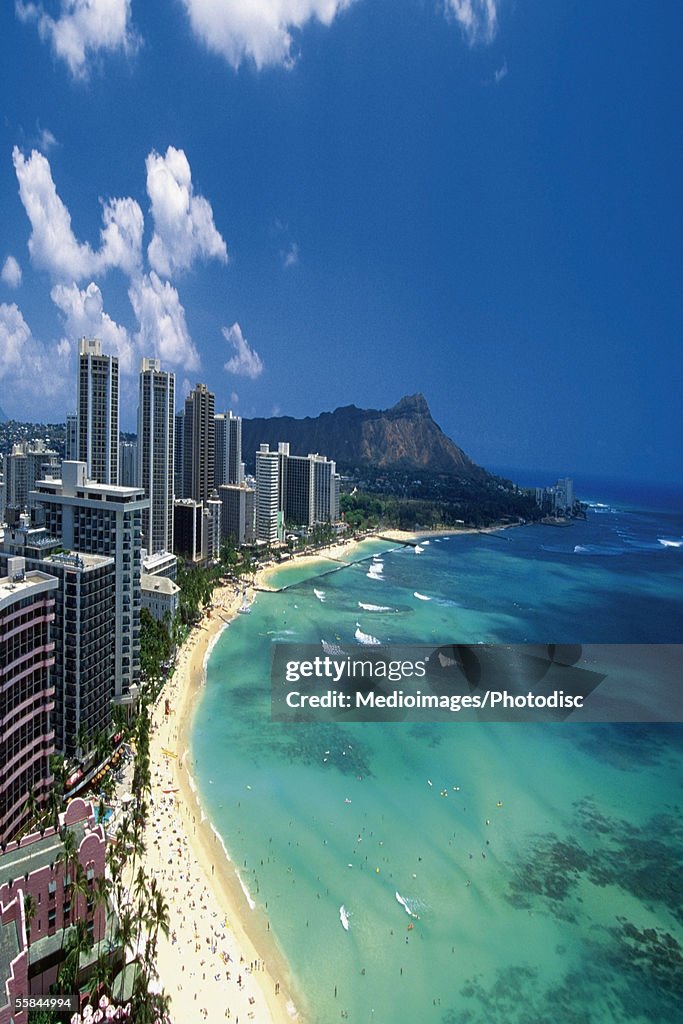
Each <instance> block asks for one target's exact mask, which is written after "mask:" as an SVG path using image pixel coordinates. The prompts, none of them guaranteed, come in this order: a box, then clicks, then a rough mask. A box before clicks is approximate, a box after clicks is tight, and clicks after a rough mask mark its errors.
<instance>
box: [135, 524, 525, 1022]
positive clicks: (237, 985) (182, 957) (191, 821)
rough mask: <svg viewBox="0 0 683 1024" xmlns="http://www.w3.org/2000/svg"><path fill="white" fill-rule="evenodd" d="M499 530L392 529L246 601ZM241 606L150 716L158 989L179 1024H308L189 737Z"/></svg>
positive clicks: (233, 604)
mask: <svg viewBox="0 0 683 1024" xmlns="http://www.w3.org/2000/svg"><path fill="white" fill-rule="evenodd" d="M510 525H517V524H510ZM499 529H501V527H490V528H487V529H485V530H477V529H473V528H469V529H465V530H457V529H453V528H450V529H443V530H424V531H419V532H416V531H405V530H387V531H383V532H382V535H381V536H378V535H377V534H369V535H368V536H366V537H363V538H361V539H360V540H351V541H344V542H340V543H337V544H332V545H330V546H329V547H327V548H325V549H323V550H322V551H316V552H314V553H308V554H299V555H294V556H293V557H292V558H291V559H290V560H288V561H286V562H282V563H275V564H271V565H266V566H264V567H262V568H260V569H259V570H258V571H257V573H256V574H255V575H254V577H253V578H252V580H251V581H250V582H249V584H248V585H247V599H248V601H249V603H251V602H252V601H253V600H254V597H255V594H256V592H257V591H258V590H262V591H266V592H268V591H270V590H275V589H276V588H274V587H272V586H271V585H270V580H271V578H272V576H273V575H275V573H277V572H281V571H284V572H285V573H286V572H287V570H288V569H290V568H292V569H294V568H297V569H300V570H301V569H303V570H306V569H311V568H313V566H315V565H321V566H322V567H324V568H323V572H326V571H330V570H329V566H330V565H331V563H336V565H337V566H338V567H339V569H342V568H345V567H346V566H348V565H351V564H352V563H353V562H357V561H363V560H364V559H365V558H368V557H372V553H369V554H367V555H363V554H361V553H362V550H363V546H364V545H365V544H366V543H368V542H374V543H375V544H376V543H378V542H380V543H381V542H382V541H387V540H388V541H390V542H393V543H397V544H414V543H415V542H416V541H417V540H419V539H420V538H427V537H435V536H451V535H458V534H460V533H480V532H492V531H493V530H499ZM359 556H360V557H359ZM321 574H322V573H321ZM312 575H313V576H314V575H316V574H315V573H314V574H312ZM304 578H311V577H304ZM277 589H280V588H277ZM241 603H242V594H241V590H240V589H239V588H238V587H235V586H222V587H219V588H217V589H216V590H215V591H214V593H213V603H212V608H211V610H210V611H209V612H208V613H207V614H206V615H205V616H204V618H203V619H202V621H201V623H199V624H198V626H196V627H194V629H193V630H192V632H191V634H190V635H189V636H188V638H187V639H186V641H185V643H184V644H183V646H182V648H181V649H180V651H179V653H178V658H177V660H176V666H175V671H174V674H173V676H172V677H171V678H170V679H169V680H168V682H167V683H166V685H165V686H164V688H163V689H162V691H161V694H160V696H159V698H158V701H157V704H156V706H155V708H154V710H153V712H152V719H151V721H152V730H151V736H150V761H151V764H152V795H151V804H152V812H153V813H152V815H151V816H150V818H151V820H150V824H149V825H148V827H147V832H146V835H145V845H146V850H145V855H144V856H145V863H146V867H147V869H148V870H149V871H151V872H153V873H154V874H156V875H157V876H158V880H159V883H160V885H161V887H162V891H163V892H164V895H165V897H166V899H167V902H168V907H169V938H166V937H165V936H164V935H163V934H160V936H159V952H158V963H157V969H158V976H159V983H160V985H161V986H163V988H164V991H165V992H166V994H167V995H168V996H170V998H171V1011H170V1013H171V1020H172V1021H173V1022H174V1024H180V1022H181V1021H185V1020H199V1018H200V1016H201V1017H203V1019H205V1020H207V1021H208V1020H210V1021H214V1020H218V1019H224V1020H227V1021H231V1022H232V1021H236V1020H237V1019H239V1018H240V1017H241V1018H242V1020H243V1021H247V1020H249V1021H253V1022H254V1024H291V1022H292V1021H294V1020H295V1021H299V1022H300V1024H305V1021H306V1019H307V1017H306V1012H305V1000H304V996H303V995H299V996H298V999H297V1000H296V1001H295V999H294V998H293V996H292V991H293V989H294V987H295V986H294V985H293V982H292V978H291V976H290V969H289V966H288V964H287V961H286V958H285V956H284V954H283V953H282V951H281V950H280V948H279V947H278V945H277V942H276V939H275V937H274V935H273V934H272V933H271V932H270V922H269V920H268V917H267V914H266V913H265V912H264V911H263V910H262V909H260V908H259V907H257V906H256V905H255V904H254V902H253V900H252V899H251V897H250V894H249V892H248V890H247V889H246V887H245V886H244V884H243V882H242V879H241V877H240V875H239V871H238V870H237V868H236V866H235V864H234V862H233V860H232V858H231V857H230V853H229V838H228V839H227V841H224V839H223V837H221V835H220V834H219V833H218V832H217V830H216V829H215V827H214V825H213V823H212V822H211V820H210V819H209V818H208V816H207V814H206V811H205V809H204V807H203V805H202V802H201V798H200V792H199V789H198V786H197V784H196V782H195V780H194V778H193V776H192V771H191V769H192V760H191V750H190V733H191V728H192V722H193V718H194V713H195V711H196V709H197V705H198V700H199V697H200V694H201V690H202V688H203V686H204V685H205V682H206V673H207V666H208V662H209V659H210V657H211V653H212V651H213V648H214V646H215V644H216V643H217V642H218V640H219V638H220V636H221V634H222V633H223V630H224V629H226V628H227V626H229V624H230V622H231V621H232V620H233V619H234V618H235V617H236V615H237V614H238V611H239V607H240V605H241ZM167 700H168V701H169V702H170V714H168V715H167V714H166V713H165V707H166V701H167ZM164 844H166V847H167V848H166V847H165V846H164ZM169 854H170V856H169ZM169 865H170V867H169ZM217 867H218V870H216V868H217ZM193 912H194V913H193ZM190 916H191V918H192V920H191V922H190V920H189V918H190ZM192 927H193V929H194V933H193V934H192V933H191V932H190V928H192ZM192 943H194V949H193V948H192Z"/></svg>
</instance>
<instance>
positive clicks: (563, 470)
mask: <svg viewBox="0 0 683 1024" xmlns="http://www.w3.org/2000/svg"><path fill="white" fill-rule="evenodd" d="M402 397H408V396H405V395H404V396H402ZM424 397H425V398H426V396H424ZM426 400H427V404H429V400H428V399H427V398H426ZM397 401H400V399H398V400H397ZM350 404H354V403H350ZM396 404H397V402H394V403H392V405H390V406H386V407H385V408H384V409H382V408H379V411H385V409H390V408H392V407H393V406H394V405H396ZM181 407H182V405H181ZM338 408H343V407H342V406H336V407H335V409H338ZM356 408H360V406H356ZM335 409H331V410H326V409H325V410H322V412H334V411H335ZM178 411H179V410H178ZM223 411H224V410H218V411H217V412H223ZM0 413H2V409H1V408H0ZM318 415H321V413H319V414H318ZM243 418H244V419H262V418H266V419H276V418H289V419H297V420H299V419H305V418H315V417H300V416H291V415H290V414H288V413H286V412H282V413H279V414H278V416H277V417H258V416H245V417H243ZM3 422H7V423H16V424H18V425H19V426H30V425H33V426H44V427H59V426H65V423H66V421H65V420H44V421H41V420H15V419H8V420H6V421H3V420H2V419H0V426H1V425H2V424H3ZM435 422H436V421H435ZM444 433H445V431H444ZM120 434H121V435H129V436H133V437H136V438H137V432H136V431H135V430H121V431H120ZM446 436H448V435H446ZM282 440H283V441H286V440H287V438H283V439H282ZM449 440H451V441H453V443H454V444H456V445H458V447H461V446H460V445H459V444H458V441H457V439H456V438H452V437H450V438H449ZM463 451H464V449H463ZM325 454H327V455H328V457H329V458H334V455H333V454H331V453H325ZM465 454H466V455H467V456H468V457H469V458H471V459H472V461H473V462H474V463H475V464H476V465H477V466H479V467H480V468H482V469H485V470H487V472H489V473H491V474H493V475H494V476H499V477H502V478H503V479H507V480H511V481H512V482H513V483H516V484H517V485H518V486H521V487H548V486H551V485H552V484H554V483H555V482H556V481H557V480H559V479H561V478H563V477H569V478H570V479H572V480H573V481H574V486H575V490H576V491H577V497H578V498H580V499H581V500H585V499H586V495H582V494H579V493H578V490H580V489H581V487H583V488H586V487H588V488H590V487H593V486H600V485H608V486H609V487H613V488H615V489H616V490H617V491H619V490H620V489H630V488H632V487H633V486H637V485H642V486H646V487H648V488H654V489H656V490H657V491H661V492H664V494H665V495H668V496H669V497H670V498H671V499H672V500H675V499H676V497H680V499H681V500H682V501H683V480H671V479H662V478H658V477H653V476H647V475H639V476H637V477H636V476H630V477H629V476H624V475H620V474H614V473H595V472H590V471H588V472H587V471H584V470H583V469H581V468H578V469H576V468H572V466H568V467H567V466H564V467H562V466H559V465H557V464H556V465H555V466H552V467H549V466H547V465H546V466H540V465H538V464H521V463H518V464H517V465H514V466H513V465H510V464H503V463H495V462H485V461H483V460H480V459H477V457H476V456H473V455H472V453H471V452H468V451H465ZM574 465H575V464H574Z"/></svg>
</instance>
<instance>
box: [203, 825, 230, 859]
mask: <svg viewBox="0 0 683 1024" xmlns="http://www.w3.org/2000/svg"><path fill="white" fill-rule="evenodd" d="M209 824H210V825H211V831H212V832H213V834H214V835H215V837H216V839H217V840H218V842H219V843H220V844H221V846H222V847H223V853H224V854H225V857H226V860H229V861H230V863H232V857H231V856H230V854H229V853H228V848H227V846H226V845H225V843H224V842H223V836H222V835H221V834H220V832H219V831H218V829H217V828H216V826H215V825H214V824H213V822H210V823H209Z"/></svg>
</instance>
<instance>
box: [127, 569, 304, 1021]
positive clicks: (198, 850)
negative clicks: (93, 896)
mask: <svg viewBox="0 0 683 1024" xmlns="http://www.w3.org/2000/svg"><path fill="white" fill-rule="evenodd" d="M258 577H259V574H257V577H256V579H257V580H258ZM253 593H254V591H253V588H252V587H249V595H250V598H251V599H252V600H253ZM240 604H241V593H238V594H236V593H235V592H234V589H233V588H229V587H222V588H219V589H217V590H215V591H214V602H213V609H212V612H211V614H210V615H206V616H205V617H204V618H203V619H202V622H201V623H200V624H199V626H197V627H195V628H194V629H193V631H192V633H191V634H190V636H189V637H188V639H187V640H186V641H185V643H184V645H183V647H182V648H181V651H180V653H179V656H178V660H177V662H176V669H175V672H174V674H173V677H172V678H171V679H170V680H169V681H168V683H167V684H166V685H165V686H164V688H163V690H162V692H161V695H160V697H159V700H158V701H157V704H156V706H155V708H154V711H153V713H152V726H153V728H152V734H151V738H150V761H151V764H152V815H151V816H150V818H151V819H152V820H151V821H150V824H149V826H148V828H147V834H146V836H145V840H146V852H145V861H146V866H147V868H148V869H149V870H151V871H152V872H154V873H155V874H156V875H157V876H160V877H158V881H159V883H160V885H161V887H162V890H163V892H164V895H165V897H166V900H167V902H168V906H169V922H170V927H169V938H165V937H164V936H163V934H160V936H159V955H158V963H157V969H158V975H159V982H160V985H161V986H163V988H164V991H165V992H166V994H167V995H168V996H170V997H171V1010H170V1015H171V1020H172V1021H173V1022H174V1024H180V1022H182V1021H189V1020H193V1021H195V1020H196V1021H199V1020H200V1019H204V1020H207V1021H215V1020H219V1019H220V1020H228V1021H232V1022H234V1021H236V1020H237V1019H241V1020H242V1021H243V1022H247V1021H254V1022H255V1024H291V1021H293V1020H297V1021H299V1022H301V1024H303V1022H304V1020H305V1017H304V1015H303V1013H302V1008H301V1006H300V1005H298V1004H297V1003H295V1001H294V1000H293V998H292V996H291V994H290V987H291V985H290V979H289V972H288V967H287V964H286V961H285V958H284V956H283V954H282V953H281V951H280V950H279V948H278V946H277V944H276V941H275V938H274V936H272V934H269V931H270V923H269V921H268V919H267V917H266V916H265V914H264V913H263V912H262V911H261V910H259V909H258V908H254V907H252V905H251V904H250V903H248V902H247V900H248V896H247V893H246V892H245V889H244V887H243V885H242V882H241V879H240V877H239V873H238V871H237V869H236V867H235V864H234V862H233V861H232V860H231V858H230V854H229V843H228V844H227V846H226V844H225V843H224V841H223V839H222V838H221V837H220V835H219V834H218V832H217V831H216V830H215V828H214V826H213V824H212V823H211V821H210V819H209V818H208V816H207V814H206V812H205V810H204V807H203V805H202V803H201V800H200V793H199V790H198V787H197V785H196V783H195V781H194V779H193V777H192V773H191V766H192V762H191V751H190V745H189V738H190V731H191V727H192V721H193V718H194V712H195V710H196V707H197V702H198V698H199V696H200V693H201V690H202V687H203V686H204V684H205V681H206V668H207V665H208V660H209V657H210V655H211V651H212V650H213V647H214V645H215V643H216V642H217V641H218V639H219V637H220V635H221V634H222V632H223V630H224V629H225V628H226V626H228V625H229V623H230V621H231V620H232V619H233V618H234V617H235V615H236V614H237V611H238V608H239V606H240ZM166 700H169V701H170V702H171V708H170V714H169V715H166V714H165V706H166ZM165 751H168V753H165ZM165 844H167V848H166V846H165ZM169 865H170V866H169ZM252 915H253V916H252ZM192 928H194V934H193V933H192V932H191V929H192ZM174 936H175V939H174ZM200 1015H201V1016H200Z"/></svg>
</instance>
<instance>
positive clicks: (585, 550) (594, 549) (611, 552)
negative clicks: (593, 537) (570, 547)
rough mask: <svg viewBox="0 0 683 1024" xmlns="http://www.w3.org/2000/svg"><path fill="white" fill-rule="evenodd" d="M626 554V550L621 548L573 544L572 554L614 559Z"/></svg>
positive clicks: (606, 545)
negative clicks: (605, 556) (616, 556)
mask: <svg viewBox="0 0 683 1024" xmlns="http://www.w3.org/2000/svg"><path fill="white" fill-rule="evenodd" d="M625 553H626V548H621V547H610V546H609V545H608V544H575V545H574V554H575V555H603V556H604V555H607V556H612V557H614V556H615V555H623V554H625Z"/></svg>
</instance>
